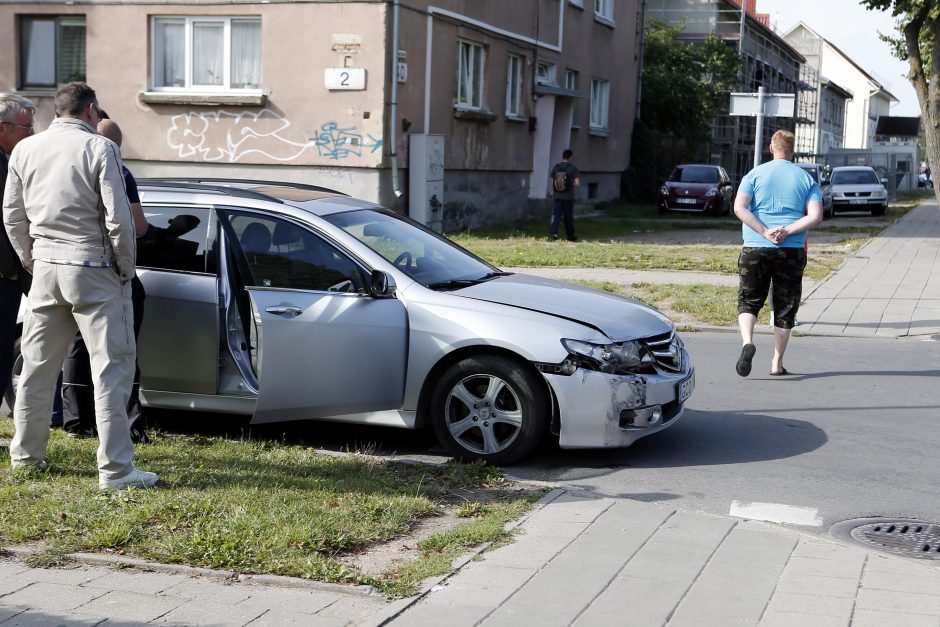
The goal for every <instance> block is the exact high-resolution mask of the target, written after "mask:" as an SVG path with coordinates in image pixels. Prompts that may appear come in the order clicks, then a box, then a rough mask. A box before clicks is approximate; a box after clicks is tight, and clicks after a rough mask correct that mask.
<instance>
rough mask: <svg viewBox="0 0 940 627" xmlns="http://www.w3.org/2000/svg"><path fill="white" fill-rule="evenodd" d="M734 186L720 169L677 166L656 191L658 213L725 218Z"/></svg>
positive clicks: (722, 169) (717, 167)
mask: <svg viewBox="0 0 940 627" xmlns="http://www.w3.org/2000/svg"><path fill="white" fill-rule="evenodd" d="M733 196H734V186H733V185H732V183H731V178H730V177H729V176H728V173H727V172H725V169H724V168H723V167H721V166H719V165H703V164H694V163H693V164H688V165H679V166H676V168H675V169H674V170H673V171H672V174H670V175H669V178H668V179H667V180H666V181H665V182H664V183H663V185H662V187H661V188H660V190H659V212H660V213H666V212H667V211H684V212H690V213H702V214H706V215H728V213H729V212H730V211H731V200H732V198H733Z"/></svg>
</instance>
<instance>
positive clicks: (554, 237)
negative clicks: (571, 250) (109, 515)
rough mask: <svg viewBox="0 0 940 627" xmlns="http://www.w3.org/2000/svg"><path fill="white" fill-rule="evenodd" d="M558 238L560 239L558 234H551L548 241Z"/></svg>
mask: <svg viewBox="0 0 940 627" xmlns="http://www.w3.org/2000/svg"><path fill="white" fill-rule="evenodd" d="M557 239H558V236H557V235H549V236H548V241H550V242H554V241H555V240H557Z"/></svg>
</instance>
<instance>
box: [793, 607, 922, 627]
mask: <svg viewBox="0 0 940 627" xmlns="http://www.w3.org/2000/svg"><path fill="white" fill-rule="evenodd" d="M804 627H805V626H804ZM852 627H940V618H937V617H936V616H923V615H920V614H902V613H900V612H883V611H880V610H869V609H857V610H855V615H854V616H853V617H852Z"/></svg>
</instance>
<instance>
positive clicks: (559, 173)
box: [548, 149, 581, 242]
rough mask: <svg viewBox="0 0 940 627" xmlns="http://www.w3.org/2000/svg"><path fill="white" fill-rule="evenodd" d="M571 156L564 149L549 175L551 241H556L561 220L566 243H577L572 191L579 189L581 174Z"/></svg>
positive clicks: (571, 154) (568, 151) (572, 154)
mask: <svg viewBox="0 0 940 627" xmlns="http://www.w3.org/2000/svg"><path fill="white" fill-rule="evenodd" d="M573 156H574V153H573V152H571V150H570V149H566V150H565V151H564V152H563V153H562V154H561V161H559V162H558V163H556V164H555V167H553V168H552V171H551V174H550V175H549V180H550V183H551V186H552V197H553V198H554V199H555V205H554V207H553V208H552V223H551V226H550V227H549V236H548V238H549V239H550V240H552V241H554V240H556V239H558V222H559V220H561V219H564V221H565V235H566V236H567V237H568V241H569V242H576V241H578V238H577V237H575V235H574V190H575V188H577V187H581V173H580V172H578V168H576V167H575V165H574V164H573V163H572V162H571V158H572V157H573Z"/></svg>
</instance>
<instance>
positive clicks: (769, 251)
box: [734, 131, 822, 377]
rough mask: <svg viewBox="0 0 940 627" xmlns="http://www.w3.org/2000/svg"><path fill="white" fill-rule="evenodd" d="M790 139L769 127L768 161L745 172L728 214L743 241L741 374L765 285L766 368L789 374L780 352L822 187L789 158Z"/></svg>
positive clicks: (747, 365) (818, 218)
mask: <svg viewBox="0 0 940 627" xmlns="http://www.w3.org/2000/svg"><path fill="white" fill-rule="evenodd" d="M793 143H794V137H793V133H791V132H789V131H777V132H776V133H774V136H773V138H771V140H770V152H771V153H772V154H773V156H774V158H773V161H769V162H768V163H764V164H762V165H759V166H757V167H756V168H754V169H753V170H751V171H750V172H748V173H747V174H746V175H745V177H744V178H743V179H742V180H741V185H740V187H739V188H738V195H737V196H736V197H735V199H734V215H736V216H738V218H739V219H740V220H741V222H743V223H744V224H743V226H742V227H741V232H742V235H743V236H744V247H743V248H742V249H741V255H740V257H738V271H739V274H740V283H739V287H738V326H739V327H740V329H741V340H742V343H743V344H744V346H743V347H742V348H741V356H740V357H738V363H737V365H736V369H737V372H738V374H739V375H741V376H742V377H746V376H747V375H749V374H750V373H751V360H752V359H753V357H754V352H755V351H756V348H755V347H754V344H753V339H754V325H755V324H757V313H758V312H759V311H760V310H761V308H762V307H763V306H764V302H765V301H766V300H767V294H768V293H769V292H770V290H771V289H773V294H772V297H773V298H772V304H773V311H774V356H773V360H772V361H771V363H770V374H771V375H773V376H779V375H785V374H789V373H788V372H787V370H786V368H784V367H783V353H784V352H785V351H786V350H787V342H789V340H790V331H791V330H792V329H793V325H794V322H795V321H796V312H797V310H798V309H799V307H800V298H801V296H802V287H803V268H804V267H806V248H805V243H806V233H807V231H809V229H811V228H813V227H814V226H816V225H817V224H819V223H820V222H822V193H821V192H820V191H819V186H818V185H817V184H816V182H815V181H813V177H812V176H810V175H809V174H808V173H807V172H806V171H805V170H803V169H802V168H800V167H799V166H797V165H795V164H793V163H792V162H791V159H793ZM771 286H772V287H771Z"/></svg>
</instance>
